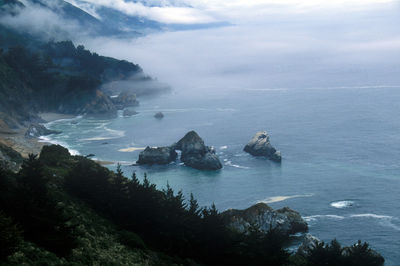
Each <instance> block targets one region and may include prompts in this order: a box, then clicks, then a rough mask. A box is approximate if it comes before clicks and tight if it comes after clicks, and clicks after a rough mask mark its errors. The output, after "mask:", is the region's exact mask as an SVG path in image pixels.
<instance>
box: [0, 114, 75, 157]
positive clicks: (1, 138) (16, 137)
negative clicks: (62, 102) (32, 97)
mask: <svg viewBox="0 0 400 266" xmlns="http://www.w3.org/2000/svg"><path fill="white" fill-rule="evenodd" d="M38 115H39V117H40V118H41V119H42V120H43V121H44V123H49V122H52V121H56V120H60V119H71V118H74V117H75V116H74V115H66V114H60V113H55V112H46V113H39V114H38ZM2 128H3V129H2V130H0V143H2V144H4V145H6V146H8V147H10V148H12V149H13V150H15V151H17V152H18V153H20V154H21V155H22V157H24V158H28V156H29V154H31V153H32V154H39V153H40V151H41V150H42V148H43V146H45V145H50V144H51V143H49V142H45V141H40V139H36V138H34V139H29V138H25V132H26V130H27V129H28V128H27V127H20V128H18V129H10V128H8V127H2Z"/></svg>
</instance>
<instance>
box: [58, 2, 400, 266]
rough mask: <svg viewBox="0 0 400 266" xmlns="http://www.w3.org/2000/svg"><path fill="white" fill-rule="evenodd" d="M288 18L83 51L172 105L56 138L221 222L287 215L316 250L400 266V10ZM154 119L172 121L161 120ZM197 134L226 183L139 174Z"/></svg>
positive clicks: (95, 44) (165, 171) (158, 171)
mask: <svg viewBox="0 0 400 266" xmlns="http://www.w3.org/2000/svg"><path fill="white" fill-rule="evenodd" d="M349 8H350V7H349ZM253 11H254V10H253ZM283 11H284V10H281V9H280V8H279V7H278V8H275V9H274V12H272V11H271V10H269V13H268V12H267V13H264V16H261V15H257V16H255V17H254V18H252V19H251V18H249V17H248V16H247V15H248V14H247V13H245V14H244V17H245V18H246V19H238V21H237V23H236V24H233V25H231V26H229V27H221V28H213V29H204V30H196V31H183V32H165V33H159V34H154V35H149V36H147V37H143V38H139V39H132V40H127V39H108V38H97V39H89V40H87V39H82V40H81V41H82V42H83V43H84V44H85V46H86V47H88V48H89V49H91V50H93V51H96V52H98V53H100V54H105V55H109V56H113V57H117V58H121V59H127V60H130V61H133V62H135V63H138V64H140V65H141V66H142V67H143V69H144V70H145V72H146V73H148V74H150V75H152V76H153V77H156V78H157V79H158V80H160V81H162V82H165V83H167V84H169V85H170V86H171V88H172V92H171V93H169V94H163V95H161V96H159V97H156V98H141V99H139V100H140V106H139V107H137V108H136V109H135V110H136V111H138V112H139V114H138V115H135V116H132V117H130V118H124V117H122V115H121V114H120V117H118V118H117V119H114V120H87V119H84V118H77V119H76V121H75V122H74V123H72V124H71V121H59V122H54V123H52V124H51V125H50V127H51V128H54V129H57V130H62V131H63V132H64V133H63V134H61V135H57V136H54V137H53V138H54V140H56V141H60V142H62V143H65V144H67V145H68V146H69V147H70V148H71V149H74V150H77V151H79V152H80V153H81V154H83V155H86V154H90V153H94V154H95V155H96V157H97V158H98V159H101V160H106V161H115V162H117V161H118V162H122V163H123V170H124V172H125V174H126V175H130V174H131V173H132V172H136V173H137V175H138V177H140V178H142V176H143V174H144V173H147V174H148V176H149V179H150V180H151V181H152V182H154V183H156V184H157V186H158V187H159V188H163V187H165V186H166V184H167V182H168V183H169V184H170V185H171V187H173V188H174V189H175V190H176V191H177V190H180V189H182V190H183V192H184V194H185V195H186V196H188V195H189V193H191V192H193V194H194V195H195V197H196V198H197V199H198V200H199V202H200V204H201V205H210V204H211V203H213V202H215V204H216V206H217V208H218V209H219V210H221V211H222V210H225V209H227V208H246V207H248V206H250V205H252V204H254V203H256V202H268V204H269V205H271V206H272V207H274V208H280V207H283V206H289V207H291V208H293V209H295V210H297V211H299V212H300V213H301V214H302V216H303V217H305V219H306V220H307V221H308V223H309V225H310V233H311V234H313V235H315V236H317V237H318V238H320V239H322V240H325V241H328V240H331V239H333V238H337V239H338V240H339V241H340V242H341V243H343V244H346V245H348V244H353V243H354V242H355V241H357V240H358V239H362V240H363V241H368V242H369V243H370V244H371V246H372V247H373V248H376V249H377V250H378V251H379V252H380V253H382V254H383V256H384V257H385V259H386V265H396V263H397V262H398V261H400V256H399V254H398V250H399V248H400V246H399V243H400V242H399V240H400V211H399V208H398V202H399V201H400V194H399V193H398V191H399V190H400V175H399V173H400V149H399V147H400V137H399V132H400V122H399V119H398V117H399V114H400V105H399V104H398V103H399V102H400V73H399V72H400V61H399V58H400V28H398V27H397V25H399V22H400V21H399V18H400V17H399V16H398V13H399V7H398V5H397V4H396V3H394V2H389V3H387V4H381V5H374V6H373V8H366V7H363V8H361V7H360V6H356V7H351V8H350V10H347V9H345V8H342V9H340V8H333V9H323V8H322V9H321V8H318V7H314V9H312V10H311V11H310V10H308V11H307V12H305V11H304V10H303V9H300V10H297V11H296V12H294V11H293V10H292V12H288V13H287V14H286V13H285V12H283ZM228 15H229V14H228ZM230 15H232V16H233V14H230ZM158 111H162V112H163V113H164V114H165V117H164V119H163V120H156V119H154V118H153V115H154V114H155V113H156V112H158ZM189 130H196V131H197V132H198V133H199V135H200V136H201V137H202V138H203V139H204V141H205V143H206V144H207V145H213V146H215V148H216V150H217V154H218V155H219V157H220V159H221V161H222V162H223V164H224V168H223V169H222V170H221V171H217V172H202V171H198V170H194V169H191V168H188V167H185V166H183V165H182V164H180V163H179V161H178V162H177V163H173V164H171V165H168V166H153V167H134V166H130V164H131V163H133V162H134V161H135V160H136V159H137V158H138V154H139V152H140V150H135V149H132V148H143V147H145V146H147V145H150V146H164V145H170V144H172V143H174V142H176V141H178V140H179V139H180V138H181V137H182V136H183V135H184V134H185V133H186V132H188V131H189ZM259 130H267V131H268V132H269V133H270V135H271V142H272V145H274V146H275V147H276V148H277V149H279V150H281V152H282V156H283V162H282V164H281V165H279V164H276V163H273V162H270V161H266V160H264V159H262V158H254V157H252V156H250V155H249V154H247V153H244V152H243V151H242V149H243V147H244V145H245V144H246V143H247V142H248V141H249V140H250V138H251V137H252V136H253V135H254V134H255V133H256V132H257V131H259ZM124 151H125V152H124ZM126 151H132V152H126ZM110 168H112V169H113V168H115V165H114V166H110Z"/></svg>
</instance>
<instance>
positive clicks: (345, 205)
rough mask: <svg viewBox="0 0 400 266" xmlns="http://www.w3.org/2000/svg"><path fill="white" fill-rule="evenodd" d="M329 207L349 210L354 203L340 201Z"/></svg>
mask: <svg viewBox="0 0 400 266" xmlns="http://www.w3.org/2000/svg"><path fill="white" fill-rule="evenodd" d="M330 206H332V207H334V208H337V209H343V208H349V207H352V206H354V201H351V200H342V201H335V202H332V203H331V204H330Z"/></svg>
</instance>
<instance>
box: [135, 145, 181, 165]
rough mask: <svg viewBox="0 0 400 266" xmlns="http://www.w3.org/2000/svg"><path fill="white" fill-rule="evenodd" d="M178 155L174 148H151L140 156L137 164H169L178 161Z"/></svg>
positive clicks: (147, 148)
mask: <svg viewBox="0 0 400 266" xmlns="http://www.w3.org/2000/svg"><path fill="white" fill-rule="evenodd" d="M177 156H178V154H177V153H176V151H175V149H174V148H173V147H156V148H150V147H149V146H147V147H146V149H145V150H144V151H142V152H140V154H139V160H137V162H136V163H137V164H168V163H170V162H173V161H175V160H176V157H177Z"/></svg>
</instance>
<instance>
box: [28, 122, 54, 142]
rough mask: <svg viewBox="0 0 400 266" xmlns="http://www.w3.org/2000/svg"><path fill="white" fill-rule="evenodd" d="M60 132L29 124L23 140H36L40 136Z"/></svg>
mask: <svg viewBox="0 0 400 266" xmlns="http://www.w3.org/2000/svg"><path fill="white" fill-rule="evenodd" d="M60 133H61V132H60V131H56V130H50V129H47V128H46V127H45V126H43V125H41V124H31V125H30V126H29V127H28V129H27V130H26V132H25V138H30V139H32V138H38V137H40V136H47V135H51V134H60Z"/></svg>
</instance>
